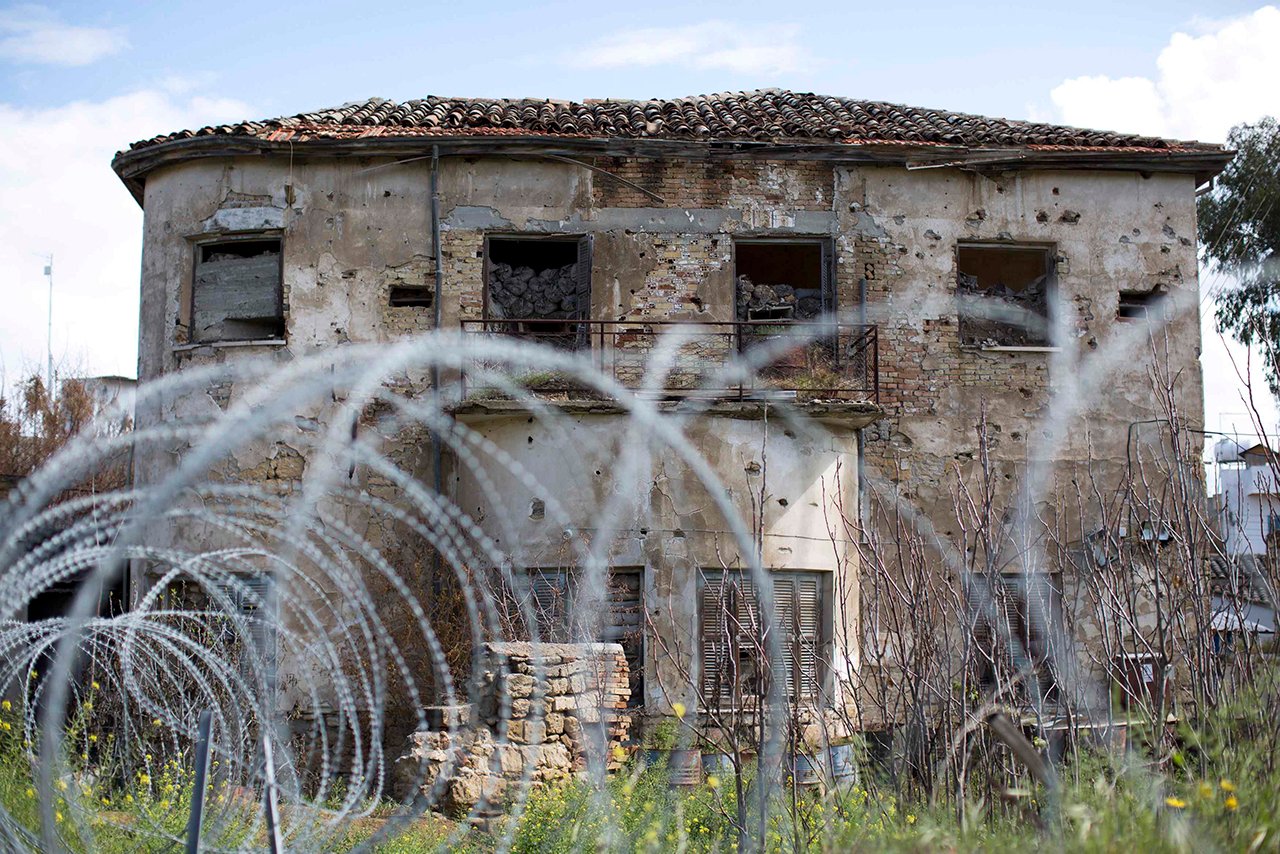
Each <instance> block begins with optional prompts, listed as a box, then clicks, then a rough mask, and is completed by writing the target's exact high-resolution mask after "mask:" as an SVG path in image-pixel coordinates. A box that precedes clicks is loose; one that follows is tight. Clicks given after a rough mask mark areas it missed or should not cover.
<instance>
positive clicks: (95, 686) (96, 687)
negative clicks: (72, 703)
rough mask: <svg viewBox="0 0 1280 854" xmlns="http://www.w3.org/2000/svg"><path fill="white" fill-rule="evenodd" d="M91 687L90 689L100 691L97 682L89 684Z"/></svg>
mask: <svg viewBox="0 0 1280 854" xmlns="http://www.w3.org/2000/svg"><path fill="white" fill-rule="evenodd" d="M89 687H90V688H92V689H93V690H95V691H97V690H98V683H97V682H90V683H89Z"/></svg>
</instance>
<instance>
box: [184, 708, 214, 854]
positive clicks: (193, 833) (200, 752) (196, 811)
mask: <svg viewBox="0 0 1280 854" xmlns="http://www.w3.org/2000/svg"><path fill="white" fill-rule="evenodd" d="M212 731H213V712H211V711H209V710H208V709H205V710H204V711H203V712H201V713H200V721H199V723H198V724H197V725H196V769H195V779H194V780H193V782H192V789H191V816H190V817H189V818H188V819H187V854H200V824H201V822H203V821H204V793H205V788H206V783H205V778H206V777H207V776H208V774H209V736H210V734H211V732H212Z"/></svg>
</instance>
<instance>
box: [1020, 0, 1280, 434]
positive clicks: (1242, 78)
mask: <svg viewBox="0 0 1280 854" xmlns="http://www.w3.org/2000/svg"><path fill="white" fill-rule="evenodd" d="M1189 28H1190V29H1192V30H1193V32H1194V34H1188V33H1175V34H1174V35H1172V36H1171V37H1170V39H1169V43H1168V44H1167V45H1166V46H1165V47H1164V49H1163V50H1161V52H1160V55H1159V57H1158V58H1157V60H1156V67H1155V69H1154V70H1153V71H1154V73H1153V74H1152V75H1151V76H1150V77H1121V78H1111V77H1105V76H1093V77H1091V76H1084V77H1075V78H1072V79H1070V80H1064V81H1063V82H1062V83H1061V84H1060V85H1059V86H1057V87H1056V88H1055V89H1054V90H1053V91H1052V93H1050V98H1051V100H1052V102H1053V106H1054V114H1053V115H1051V116H1045V117H1044V118H1046V119H1048V120H1051V121H1059V122H1065V123H1066V124H1072V125H1080V126H1083V127H1097V128H1105V129H1108V130H1122V131H1136V132H1139V133H1148V134H1155V135H1159V136H1166V137H1174V138H1178V139H1201V140H1207V141H1212V142H1221V141H1223V140H1225V139H1226V136H1227V131H1229V130H1230V129H1231V127H1232V126H1233V125H1236V124H1239V123H1241V122H1246V121H1255V120H1257V119H1258V118H1260V117H1262V116H1264V115H1280V85H1278V81H1280V51H1277V50H1276V45H1278V44H1280V9H1277V8H1276V7H1274V6H1264V7H1263V8H1261V9H1258V10H1257V11H1255V12H1252V13H1250V14H1248V15H1245V16H1242V17H1238V18H1231V19H1215V20H1208V19H1196V20H1195V21H1193V22H1192V23H1191V25H1190V27H1189ZM1201 279H1202V282H1201V287H1202V292H1203V293H1206V294H1207V293H1210V292H1211V291H1213V290H1215V289H1216V288H1218V287H1221V286H1223V285H1226V286H1228V287H1229V286H1230V283H1229V282H1224V281H1222V280H1221V277H1220V276H1218V275H1216V274H1206V273H1205V271H1203V270H1202V271H1201ZM1213 310H1214V305H1213V301H1212V299H1211V298H1209V297H1207V296H1206V297H1205V298H1204V300H1203V304H1202V307H1201V311H1202V312H1203V315H1202V317H1203V328H1202V348H1203V349H1202V355H1201V357H1200V363H1201V366H1202V367H1203V369H1204V386H1205V428H1206V429H1209V430H1228V431H1233V430H1239V431H1242V432H1251V431H1252V426H1251V419H1252V416H1251V415H1249V414H1247V412H1246V405H1245V402H1244V400H1243V399H1242V395H1243V394H1244V393H1245V392H1244V388H1243V386H1242V384H1241V383H1240V381H1239V377H1238V375H1237V370H1239V371H1240V372H1241V373H1243V372H1245V371H1246V364H1247V363H1249V359H1248V352H1247V350H1246V348H1244V347H1243V346H1241V345H1240V344H1239V343H1237V342H1236V341H1234V340H1233V339H1230V338H1226V339H1224V338H1223V337H1222V336H1219V335H1218V333H1217V332H1216V331H1215V329H1214V325H1213ZM1249 373H1250V374H1251V381H1252V384H1253V395H1254V402H1255V403H1256V404H1257V405H1258V408H1259V410H1260V414H1261V416H1262V418H1263V421H1264V422H1265V424H1264V426H1265V427H1266V428H1267V429H1268V430H1270V431H1273V430H1275V429H1276V427H1277V424H1278V423H1280V410H1277V406H1276V401H1275V400H1274V399H1273V398H1272V397H1271V395H1270V394H1269V393H1268V392H1267V390H1266V389H1267V387H1266V383H1265V381H1264V379H1263V376H1262V369H1261V360H1259V359H1257V358H1256V357H1255V358H1254V359H1253V360H1252V363H1251V364H1249Z"/></svg>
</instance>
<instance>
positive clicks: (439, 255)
mask: <svg viewBox="0 0 1280 854" xmlns="http://www.w3.org/2000/svg"><path fill="white" fill-rule="evenodd" d="M431 251H432V252H433V253H434V254H435V268H436V292H435V299H434V301H433V303H432V304H433V306H434V310H435V316H434V320H435V323H434V325H433V327H432V328H433V334H435V335H439V334H440V328H441V326H442V325H443V319H444V305H443V303H444V266H443V263H444V253H443V252H442V251H441V249H440V146H438V145H433V146H431ZM431 395H432V402H433V403H434V404H435V410H436V412H437V413H439V412H440V403H441V394H440V364H439V362H438V361H433V362H432V365H431ZM431 471H432V477H433V486H434V487H435V491H436V495H440V496H443V495H444V441H443V440H442V439H441V438H440V434H439V432H437V431H435V430H432V431H431ZM431 590H432V592H433V593H436V594H439V592H440V553H439V552H436V553H435V554H434V556H433V558H432V561H431Z"/></svg>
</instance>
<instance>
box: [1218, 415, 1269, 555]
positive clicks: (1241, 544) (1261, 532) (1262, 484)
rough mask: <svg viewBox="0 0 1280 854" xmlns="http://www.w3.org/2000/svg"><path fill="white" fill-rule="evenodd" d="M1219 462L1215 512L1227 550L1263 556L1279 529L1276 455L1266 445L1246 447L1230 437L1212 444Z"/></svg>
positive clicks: (1240, 553) (1239, 553)
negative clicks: (1216, 508)
mask: <svg viewBox="0 0 1280 854" xmlns="http://www.w3.org/2000/svg"><path fill="white" fill-rule="evenodd" d="M1214 460H1215V461H1216V462H1217V463H1218V482H1219V489H1220V492H1219V493H1218V511H1219V513H1220V519H1221V524H1222V536H1223V540H1224V543H1225V548H1226V553H1227V554H1228V555H1230V556H1237V555H1264V554H1266V553H1267V542H1268V540H1269V539H1270V538H1271V536H1272V535H1273V534H1275V533H1278V532H1280V483H1278V482H1277V479H1276V470H1277V454H1276V452H1275V451H1273V450H1271V449H1270V448H1268V447H1267V446H1266V445H1254V446H1253V447H1251V448H1245V447H1243V446H1242V445H1241V444H1240V443H1238V442H1235V441H1233V440H1231V439H1223V440H1221V441H1220V442H1218V444H1217V445H1216V446H1215V447H1214Z"/></svg>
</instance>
